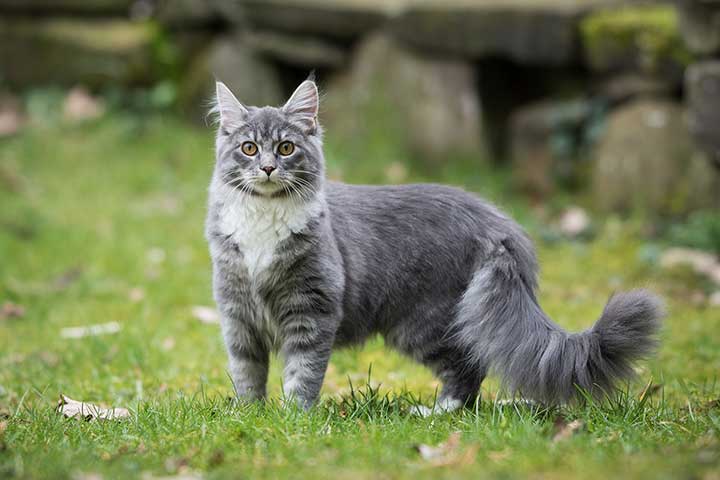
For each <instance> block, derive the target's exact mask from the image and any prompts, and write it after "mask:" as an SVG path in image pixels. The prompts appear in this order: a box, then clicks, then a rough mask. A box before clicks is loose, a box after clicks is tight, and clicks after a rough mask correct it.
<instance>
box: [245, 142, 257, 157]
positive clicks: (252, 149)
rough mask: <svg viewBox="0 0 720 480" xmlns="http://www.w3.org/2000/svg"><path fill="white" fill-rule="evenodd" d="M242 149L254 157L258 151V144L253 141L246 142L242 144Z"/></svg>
mask: <svg viewBox="0 0 720 480" xmlns="http://www.w3.org/2000/svg"><path fill="white" fill-rule="evenodd" d="M241 148H242V151H243V153H244V154H245V155H248V156H250V157H252V156H253V155H255V154H256V153H257V150H258V148H257V145H255V144H254V143H253V142H245V143H243V144H242V147H241Z"/></svg>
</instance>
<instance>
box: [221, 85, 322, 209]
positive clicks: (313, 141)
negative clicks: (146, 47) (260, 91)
mask: <svg viewBox="0 0 720 480" xmlns="http://www.w3.org/2000/svg"><path fill="white" fill-rule="evenodd" d="M216 88H217V100H216V104H215V107H214V108H213V110H214V112H215V113H216V114H217V116H218V119H219V125H218V133H217V141H216V161H217V163H216V178H217V180H219V181H221V182H223V183H224V184H225V185H227V186H229V187H232V188H233V189H234V190H235V191H236V192H239V193H241V194H248V195H254V196H262V197H268V198H283V197H287V198H290V199H294V200H298V201H302V200H307V199H310V198H312V197H313V196H314V194H315V193H316V192H317V191H318V190H319V189H320V188H321V185H322V181H323V175H324V158H323V153H322V129H321V127H320V125H319V123H318V118H317V116H318V108H319V95H318V89H317V87H316V86H315V83H314V82H313V81H312V80H305V81H304V82H302V83H301V84H300V86H299V87H298V88H297V89H296V90H295V92H294V93H293V94H292V96H290V99H289V100H288V101H287V102H286V103H285V105H283V106H282V107H251V106H246V105H243V104H242V103H240V101H238V99H237V98H235V95H233V93H232V92H231V91H230V89H229V88H228V87H227V86H225V84H223V83H221V82H218V83H217V85H216Z"/></svg>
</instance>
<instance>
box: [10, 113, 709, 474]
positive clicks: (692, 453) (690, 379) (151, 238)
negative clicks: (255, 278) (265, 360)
mask: <svg viewBox="0 0 720 480" xmlns="http://www.w3.org/2000/svg"><path fill="white" fill-rule="evenodd" d="M212 137H213V134H212V132H211V131H209V130H198V129H193V128H190V127H186V126H183V125H181V124H179V123H177V122H176V121H173V120H169V119H164V118H152V119H150V120H147V121H143V122H140V121H138V120H137V119H136V118H133V117H130V116H125V115H116V116H113V117H110V118H108V119H106V120H103V121H100V122H97V123H93V124H88V125H82V126H74V127H71V126H66V127H46V128H45V129H44V130H42V129H41V130H34V131H30V132H29V133H26V134H24V135H23V136H21V137H17V138H13V139H5V140H0V304H2V303H5V302H11V303H13V304H16V305H20V306H22V307H24V308H25V313H24V315H22V316H20V317H18V318H2V317H0V478H15V477H18V478H47V477H58V478H62V477H67V478H96V477H92V476H91V474H99V475H101V476H103V477H117V478H133V477H143V478H152V477H153V476H155V477H162V476H176V475H193V474H195V475H198V476H207V477H210V478H214V477H219V478H225V477H227V478H238V477H245V476H257V477H267V478H278V477H288V478H298V477H304V476H307V477H309V478H323V477H328V478H410V477H413V478H425V477H426V478H439V477H440V478H456V477H457V476H459V475H467V476H468V477H473V478H478V477H500V478H508V477H528V476H532V477H536V478H539V477H545V478H578V477H581V478H598V479H600V478H602V479H605V478H617V477H619V476H626V477H645V478H677V477H683V478H704V479H717V478H720V443H719V436H720V402H719V401H718V398H720V386H718V385H717V384H716V381H717V376H718V371H719V370H720V333H718V332H719V331H720V308H715V309H712V308H700V307H697V306H696V304H697V302H695V301H694V297H695V296H696V295H695V292H696V291H698V290H702V289H703V288H707V285H705V284H703V282H702V280H700V279H697V278H694V277H693V276H692V275H689V274H687V273H686V272H666V271H663V270H661V269H659V268H658V267H656V266H654V265H653V263H652V262H648V261H647V258H648V255H647V250H648V249H647V248H646V246H644V244H643V241H642V240H641V238H640V235H639V233H638V232H640V231H642V226H641V225H639V224H638V223H637V222H621V221H619V220H617V219H610V220H607V221H604V222H599V226H598V229H597V231H598V235H597V236H596V238H595V239H594V240H593V241H592V242H590V243H572V242H553V243H547V244H540V245H539V249H540V260H541V265H542V272H543V273H542V279H541V288H542V291H541V300H542V303H543V305H544V307H545V308H546V310H547V311H548V312H549V313H550V314H551V315H552V316H553V318H555V320H556V321H557V322H559V323H560V324H562V325H563V326H565V327H567V328H570V329H580V328H584V327H587V326H589V325H590V324H591V322H592V321H594V319H595V318H596V317H597V316H598V315H599V313H600V311H601V309H602V306H603V305H604V302H605V300H606V298H607V296H608V295H609V294H610V293H611V292H613V291H614V290H618V289H622V288H631V287H636V286H648V287H650V288H652V289H654V290H656V291H658V292H659V293H661V294H662V295H664V296H665V297H666V298H667V301H668V309H669V316H668V319H667V322H666V325H665V328H664V330H663V333H662V342H663V343H662V348H661V350H660V352H659V355H658V356H657V357H656V358H654V359H653V360H651V361H650V362H648V363H646V364H643V365H641V366H640V368H639V374H640V375H639V377H640V380H639V381H638V382H637V383H634V384H631V385H628V386H626V387H625V391H624V393H623V392H621V393H619V394H618V396H617V398H613V399H612V401H611V402H607V403H606V404H603V405H597V404H592V403H591V404H588V405H584V406H576V407H571V408H562V409H556V410H552V411H544V410H538V409H535V410H533V409H529V408H526V407H519V406H512V405H507V406H499V405H498V404H495V403H493V399H494V398H495V397H496V394H497V383H496V382H494V381H490V382H486V384H485V385H484V387H483V399H484V401H483V402H482V403H481V404H480V405H479V406H478V408H477V409H476V410H475V411H464V412H459V413H455V414H451V415H446V416H441V417H436V418H428V419H422V418H416V417H414V416H411V415H409V414H408V411H409V409H410V406H411V405H412V404H413V403H414V402H417V401H418V399H419V401H421V402H424V403H426V404H429V403H431V402H432V399H433V395H434V394H435V391H436V388H437V386H438V385H437V383H436V381H435V380H434V379H433V378H432V376H430V375H429V373H428V372H427V371H426V370H424V369H423V368H421V367H418V366H416V365H414V364H413V363H411V362H410V361H408V360H406V359H404V358H402V357H400V356H399V355H397V354H395V353H393V352H391V351H389V350H386V349H385V348H384V347H383V344H382V341H381V340H380V339H377V340H373V341H371V342H370V343H369V344H368V345H366V346H365V347H364V348H362V349H355V350H349V351H343V352H338V353H336V354H335V355H334V356H333V358H332V362H331V366H330V369H329V372H328V375H327V378H326V381H325V386H324V388H323V397H322V404H321V405H320V406H319V407H317V408H315V409H314V410H312V411H311V412H310V413H302V412H299V411H296V410H294V409H291V408H283V407H281V406H280V404H279V402H278V398H279V385H280V381H279V368H278V367H277V362H275V364H274V367H273V372H272V374H271V379H270V392H271V397H272V400H271V401H270V402H269V404H267V405H264V406H263V405H255V406H242V407H237V406H233V404H232V403H230V402H229V401H228V398H229V396H230V394H231V384H230V380H229V379H228V377H227V375H226V373H225V369H224V368H225V353H224V349H223V346H222V343H221V339H220V334H219V329H218V326H217V325H214V324H206V323H202V322H200V321H199V320H198V319H196V318H195V317H194V316H193V314H192V307H193V306H196V305H208V306H211V305H212V300H211V292H210V282H209V281H210V264H209V259H208V254H207V250H206V246H205V242H204V239H203V235H202V232H203V217H204V211H205V196H206V188H207V182H208V178H209V175H210V172H211V169H212V163H213V158H212V157H213V155H212ZM330 150H331V154H329V159H328V160H329V163H330V165H329V167H330V168H329V171H330V174H331V175H332V176H335V177H342V178H343V179H345V180H347V181H355V182H362V181H382V180H383V177H384V175H385V174H386V172H387V171H388V165H387V164H386V162H381V161H375V162H370V163H365V164H362V165H357V164H356V163H355V161H351V160H349V159H345V160H344V161H343V160H342V158H343V157H342V155H340V154H339V153H340V152H341V150H342V149H341V148H338V146H335V147H334V148H331V149H330ZM396 167H397V165H396ZM406 168H407V169H408V170H409V171H410V174H409V176H408V178H407V181H411V180H417V179H423V180H426V179H429V178H430V177H432V176H434V177H435V178H434V179H435V180H438V181H446V182H454V183H462V184H464V185H465V186H466V187H467V188H471V189H473V190H477V191H479V192H480V193H482V194H485V195H489V196H490V197H492V198H495V199H499V200H501V201H503V202H504V203H505V205H506V206H507V207H508V210H510V211H511V212H512V213H513V214H516V215H518V216H519V218H521V219H522V221H523V223H525V224H526V225H528V226H529V227H530V230H531V232H532V233H533V235H534V236H535V237H539V236H541V235H540V234H541V233H542V230H543V228H542V226H541V222H539V221H538V219H537V218H536V217H535V216H534V214H533V213H532V211H531V209H529V208H527V207H526V206H524V205H523V202H522V201H521V200H519V199H515V200H512V195H508V194H507V193H503V192H505V189H504V188H503V185H504V184H505V183H506V182H505V179H504V177H503V175H494V174H493V175H490V174H487V172H485V171H484V170H482V169H480V170H477V171H476V170H473V169H468V168H458V169H457V170H451V169H450V168H444V169H442V171H440V170H437V171H436V173H435V174H434V175H432V174H429V173H428V172H431V170H429V169H428V168H427V167H426V168H425V169H424V170H423V171H424V172H425V173H422V174H416V173H413V170H412V168H411V167H410V166H406ZM397 170H398V168H395V169H394V172H395V173H393V174H392V175H391V177H392V178H395V179H397V178H398V174H397ZM400 170H401V171H402V168H400ZM650 257H651V256H650ZM644 259H645V260H644ZM108 322H118V323H119V324H120V325H121V327H122V329H121V330H120V332H118V333H115V334H109V335H103V336H90V337H85V338H79V339H69V338H64V337H63V336H62V335H61V331H62V329H63V328H65V327H74V326H87V325H92V324H103V323H108ZM370 369H372V372H371V375H370V383H369V384H368V382H367V380H368V376H369V375H368V372H369V370H370ZM650 381H652V382H653V384H654V385H656V386H657V387H652V388H649V389H647V391H646V392H645V393H644V394H642V393H641V392H643V389H644V387H645V385H647V384H648V383H649V382H650ZM351 385H352V387H351ZM61 392H62V393H64V394H65V395H68V396H70V397H72V398H75V399H79V400H85V401H90V402H95V403H100V404H105V405H113V406H124V407H128V408H130V409H131V412H132V415H131V417H130V418H129V419H126V420H124V421H105V422H83V421H78V420H71V419H64V418H62V417H61V416H60V415H58V414H57V413H55V411H54V407H55V404H56V402H57V398H58V395H59V394H60V393H61ZM576 419H579V420H580V421H581V422H582V425H581V427H580V428H579V429H578V430H577V432H576V433H575V434H574V435H571V436H569V437H568V438H565V439H559V440H555V441H554V440H553V439H554V437H555V435H556V433H557V432H558V431H560V432H561V433H562V431H563V427H562V424H563V422H569V421H571V420H576ZM454 432H460V433H459V443H457V444H456V441H457V438H458V434H455V433H454ZM561 436H562V435H561ZM448 439H449V440H448ZM446 441H448V442H449V443H450V446H449V447H448V448H447V449H446V450H447V451H445V452H440V454H439V457H438V458H435V459H434V460H433V459H426V458H424V457H423V456H422V455H421V454H420V453H419V452H418V449H417V446H418V445H421V444H425V445H431V446H435V445H438V444H440V443H443V442H446Z"/></svg>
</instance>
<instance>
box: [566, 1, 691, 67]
mask: <svg viewBox="0 0 720 480" xmlns="http://www.w3.org/2000/svg"><path fill="white" fill-rule="evenodd" d="M580 28H581V32H582V36H583V39H584V43H585V48H586V50H587V52H588V54H589V56H590V61H591V63H594V64H599V65H602V64H605V63H608V62H611V61H612V60H611V59H612V57H614V56H623V55H627V54H628V51H636V52H637V53H638V54H639V55H640V60H641V62H643V66H644V67H646V68H647V69H649V70H654V69H655V68H657V67H658V66H659V64H660V63H661V62H662V61H663V60H664V59H670V60H672V61H674V62H677V63H680V64H682V65H687V64H689V63H690V61H691V60H692V55H691V54H690V53H689V52H688V50H687V48H686V47H685V46H684V44H683V41H682V39H681V37H680V31H679V28H678V17H677V11H676V10H675V8H674V7H673V6H671V5H652V6H647V5H645V6H631V7H623V8H619V9H608V10H601V11H598V12H595V13H593V14H591V15H589V16H588V17H587V18H586V19H584V20H583V22H582V23H581V27H580Z"/></svg>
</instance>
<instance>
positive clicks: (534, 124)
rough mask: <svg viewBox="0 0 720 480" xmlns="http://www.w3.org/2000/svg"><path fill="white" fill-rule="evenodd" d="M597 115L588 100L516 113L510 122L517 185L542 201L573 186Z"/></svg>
mask: <svg viewBox="0 0 720 480" xmlns="http://www.w3.org/2000/svg"><path fill="white" fill-rule="evenodd" d="M597 111H598V107H597V106H595V105H594V104H592V103H591V102H588V101H585V100H574V101H543V102H539V103H535V104H532V105H529V106H526V107H523V108H520V109H519V110H517V111H516V112H515V113H514V114H513V115H512V117H511V121H510V124H511V150H512V162H513V178H514V180H515V183H516V184H517V185H518V186H519V187H520V188H521V189H523V190H525V191H527V192H529V193H532V194H533V195H536V196H540V197H542V196H546V195H548V194H550V193H551V192H553V191H554V190H555V188H556V186H557V185H558V183H565V184H568V183H570V182H571V181H572V180H573V179H574V178H575V177H576V176H577V174H578V170H579V162H580V157H581V154H582V152H583V150H584V147H585V146H586V144H587V142H588V138H587V137H588V129H589V127H590V124H591V120H592V118H593V116H594V115H595V114H596V112H597Z"/></svg>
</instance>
